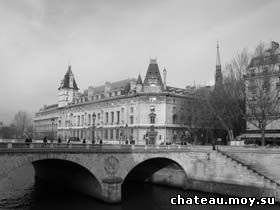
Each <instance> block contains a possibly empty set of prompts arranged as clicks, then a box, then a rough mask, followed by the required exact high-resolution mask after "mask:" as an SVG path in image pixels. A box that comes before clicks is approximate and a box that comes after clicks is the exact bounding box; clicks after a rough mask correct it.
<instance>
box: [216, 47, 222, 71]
mask: <svg viewBox="0 0 280 210" xmlns="http://www.w3.org/2000/svg"><path fill="white" fill-rule="evenodd" d="M216 66H221V59H220V50H219V42H218V41H217V58H216Z"/></svg>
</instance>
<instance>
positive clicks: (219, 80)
mask: <svg viewBox="0 0 280 210" xmlns="http://www.w3.org/2000/svg"><path fill="white" fill-rule="evenodd" d="M222 86H223V74H222V66H221V59H220V51H219V43H218V42H217V59H216V74H215V87H222Z"/></svg>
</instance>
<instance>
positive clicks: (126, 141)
mask: <svg viewBox="0 0 280 210" xmlns="http://www.w3.org/2000/svg"><path fill="white" fill-rule="evenodd" d="M127 127H128V125H127V123H126V124H125V144H127V143H128V140H127V132H128V129H127Z"/></svg>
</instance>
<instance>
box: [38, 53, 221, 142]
mask: <svg viewBox="0 0 280 210" xmlns="http://www.w3.org/2000/svg"><path fill="white" fill-rule="evenodd" d="M218 56H219V55H218ZM162 73H163V77H162V76H161V72H160V70H159V67H158V64H157V60H156V59H151V60H150V63H149V65H148V69H147V72H146V75H145V78H144V80H142V78H141V76H140V75H138V77H137V79H136V78H133V79H126V80H121V81H117V82H106V83H105V84H104V85H102V86H96V87H93V86H90V87H88V89H86V90H85V91H83V92H82V93H81V92H79V89H78V85H77V83H76V81H75V78H74V74H73V72H72V69H71V66H68V70H67V72H66V74H65V76H64V78H63V80H62V81H61V84H60V87H59V88H58V103H57V104H54V105H51V106H46V107H44V108H43V109H41V110H40V111H39V112H37V113H36V115H35V118H34V124H35V138H36V139H42V138H43V137H44V136H47V137H48V138H61V139H63V140H66V139H73V138H75V139H77V138H79V139H87V140H90V141H92V142H95V143H99V142H100V141H101V140H102V142H103V143H128V142H129V143H135V144H167V143H182V142H184V141H186V137H187V136H188V135H190V130H191V129H192V128H193V127H194V126H195V125H193V124H192V122H193V121H195V120H196V119H195V120H194V118H197V116H194V112H193V109H199V107H200V106H201V104H203V103H202V102H201V100H202V99H201V97H200V96H201V95H205V94H209V92H210V91H211V89H212V88H211V87H209V86H207V87H203V88H185V89H182V88H176V87H171V86H168V85H167V83H166V76H167V71H166V69H163V71H162ZM207 135H208V134H205V135H204V134H200V135H199V136H201V138H208V136H207Z"/></svg>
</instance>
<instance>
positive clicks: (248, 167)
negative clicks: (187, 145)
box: [148, 146, 280, 202]
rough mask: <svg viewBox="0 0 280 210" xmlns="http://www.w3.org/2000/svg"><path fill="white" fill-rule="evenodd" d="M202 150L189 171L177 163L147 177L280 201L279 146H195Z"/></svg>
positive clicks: (167, 183) (158, 181) (169, 183)
mask: <svg viewBox="0 0 280 210" xmlns="http://www.w3.org/2000/svg"><path fill="white" fill-rule="evenodd" d="M192 147H194V148H199V149H200V150H202V148H204V149H203V150H204V152H201V154H200V156H199V157H198V158H197V159H193V160H186V161H190V162H192V164H191V165H192V167H191V168H189V171H184V170H182V169H181V168H180V166H178V165H176V164H174V165H170V166H168V167H166V168H163V169H161V170H159V171H157V172H156V173H155V174H153V176H152V177H151V178H150V179H149V180H148V181H149V182H152V183H154V184H159V185H165V186H171V187H178V188H182V189H186V190H196V191H202V192H209V193H217V194H222V195H226V196H238V197H256V198H258V199H260V198H261V197H275V200H276V201H277V202H280V184H279V183H280V164H279V163H280V149H279V148H266V147H256V148H251V147H240V146H239V147H235V146H219V147H218V149H216V150H212V148H211V147H209V146H205V147H204V146H192Z"/></svg>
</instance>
